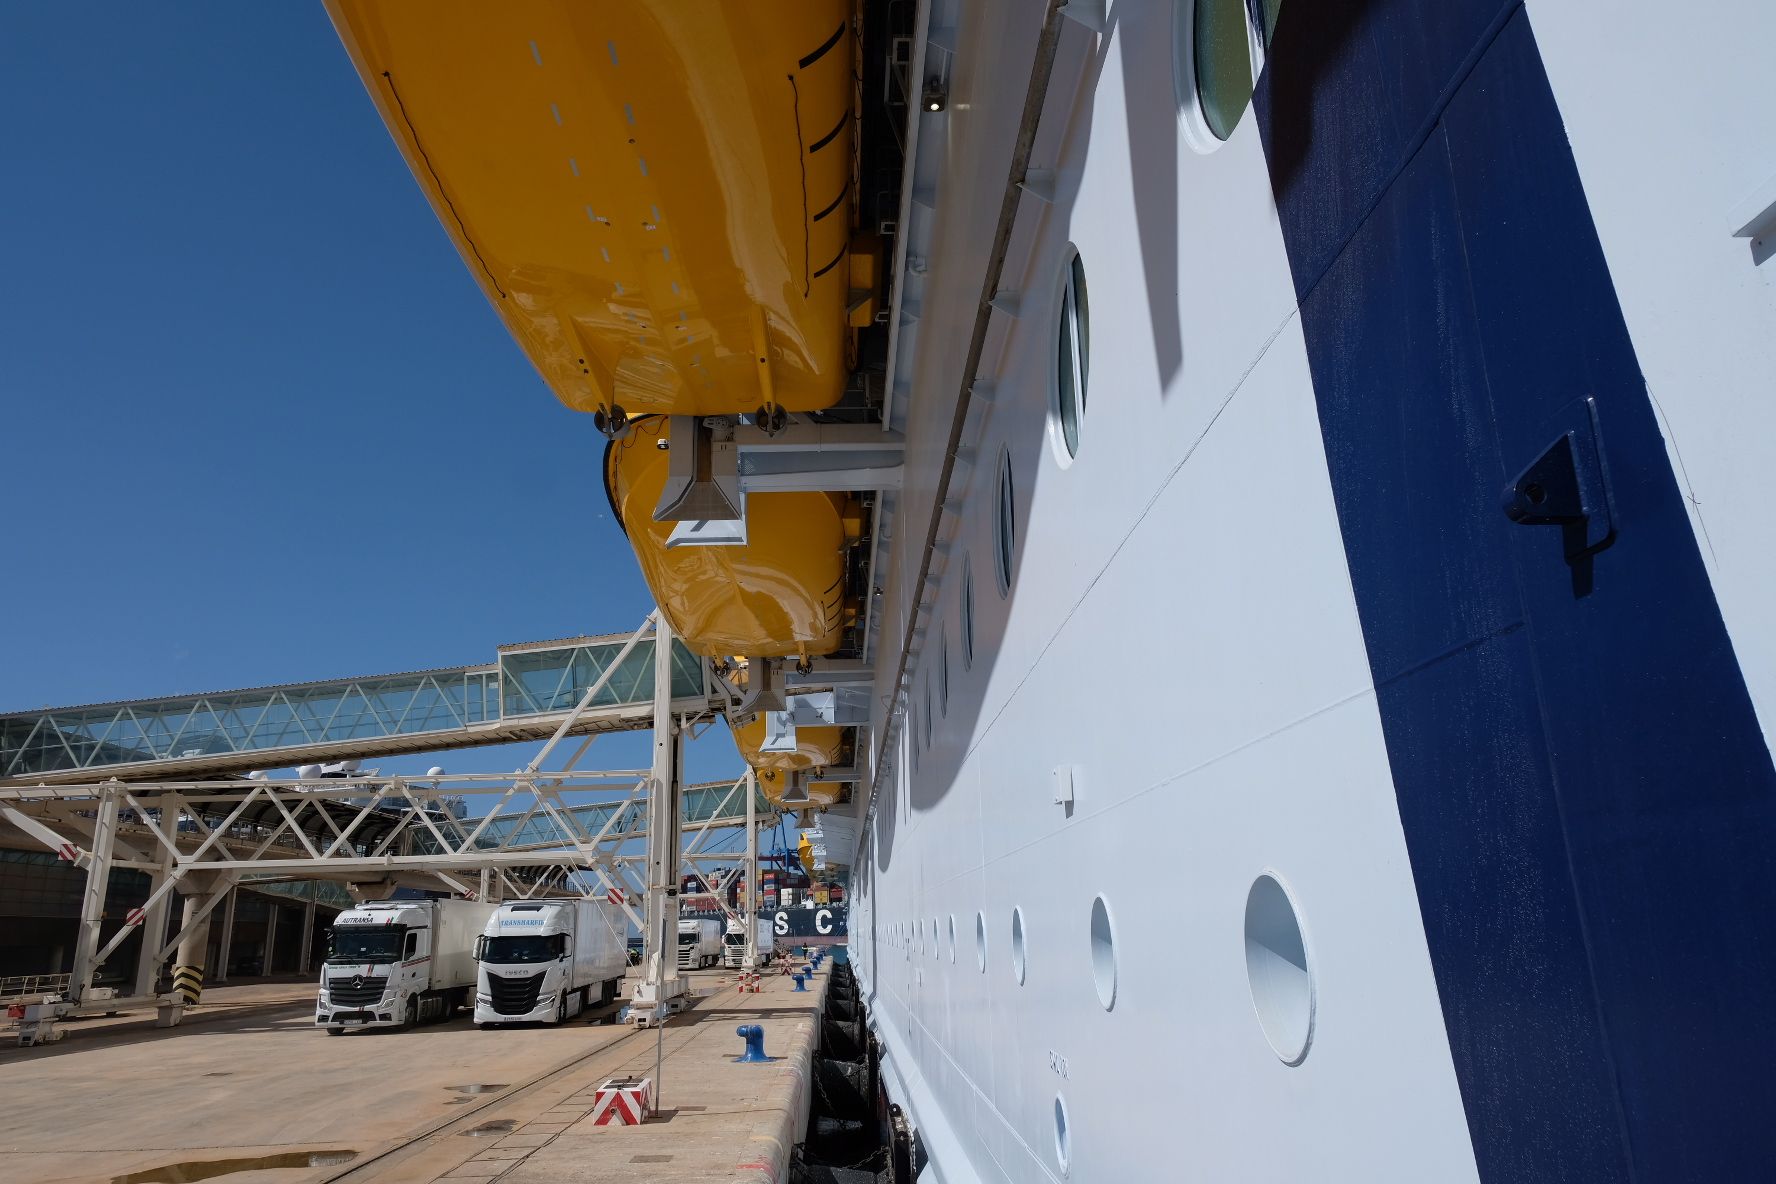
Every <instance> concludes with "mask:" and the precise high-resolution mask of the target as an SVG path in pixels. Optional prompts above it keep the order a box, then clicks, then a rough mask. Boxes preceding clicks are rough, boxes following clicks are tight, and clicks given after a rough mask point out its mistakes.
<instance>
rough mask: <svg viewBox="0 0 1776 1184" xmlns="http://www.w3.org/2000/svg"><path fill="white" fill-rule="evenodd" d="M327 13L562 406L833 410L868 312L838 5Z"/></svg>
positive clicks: (852, 82) (643, 0) (848, 26)
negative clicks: (855, 291)
mask: <svg viewBox="0 0 1776 1184" xmlns="http://www.w3.org/2000/svg"><path fill="white" fill-rule="evenodd" d="M327 9H328V12H329V14H330V15H331V16H332V18H333V24H334V27H335V28H336V29H337V31H338V33H339V38H340V40H341V41H342V42H343V43H344V44H345V48H346V51H347V52H348V53H349V54H350V56H351V59H352V63H353V64H354V65H355V66H356V67H357V70H358V73H359V75H360V76H361V77H362V79H363V81H364V84H365V86H366V87H367V88H368V89H369V91H370V95H371V98H372V99H373V100H374V101H375V103H376V106H377V109H378V111H379V112H380V113H381V115H382V118H383V121H384V122H385V123H386V124H387V125H388V127H389V130H390V132H391V133H392V134H393V136H394V138H395V141H396V143H397V144H399V146H400V148H401V151H402V153H403V154H404V155H405V156H406V158H407V163H408V166H409V167H410V168H411V169H412V170H413V175H414V177H415V178H416V179H417V180H418V182H419V185H420V188H421V189H423V190H424V191H425V194H426V197H427V198H428V199H429V200H430V201H431V203H432V208H433V210H434V211H435V212H436V214H437V215H438V219H439V221H440V222H442V223H443V225H444V229H445V231H446V232H447V233H448V234H449V235H450V236H451V238H452V240H453V241H454V242H455V244H456V248H457V250H458V251H459V252H460V253H461V254H462V257H463V260H464V262H465V263H466V264H467V265H468V268H469V271H470V273H471V274H473V275H474V277H475V279H476V281H477V282H478V283H480V285H481V286H482V288H483V290H484V291H485V292H486V293H487V296H488V299H489V300H491V301H492V302H493V305H494V307H495V308H496V309H498V310H499V313H500V316H501V317H502V318H503V319H504V320H505V322H506V326H507V328H508V329H510V330H511V332H512V335H513V336H514V337H515V338H517V340H518V343H519V345H520V346H521V347H522V348H523V349H524V352H525V353H526V354H527V355H528V356H529V358H530V360H531V362H532V363H533V364H535V366H536V368H537V370H538V371H539V372H540V373H541V374H542V376H543V379H544V381H546V382H547V383H548V385H549V387H550V389H551V390H552V391H553V392H554V393H555V395H556V397H557V398H559V399H560V400H561V401H562V402H563V403H565V404H566V405H567V406H569V407H572V408H574V409H576V410H580V411H587V412H604V413H605V414H606V415H607V417H609V418H607V419H606V421H605V422H606V423H607V424H610V423H613V422H615V421H618V420H620V419H622V418H634V417H637V416H639V415H642V414H650V413H659V414H675V415H717V414H739V413H751V412H753V411H755V410H757V409H759V408H760V407H761V406H774V407H777V408H781V409H782V410H785V411H792V412H794V411H815V410H820V409H823V408H826V407H830V406H832V405H833V404H834V403H836V402H837V401H838V400H839V398H840V397H841V395H842V394H843V391H844V384H845V378H846V373H847V370H848V366H849V363H850V362H851V355H853V354H854V353H855V333H854V329H853V326H854V325H856V324H860V323H862V324H867V323H868V321H869V318H870V317H871V316H873V311H874V310H873V308H864V309H861V310H851V309H849V307H848V306H849V304H851V303H853V301H852V300H851V298H850V290H851V288H852V287H853V286H854V285H855V283H856V282H864V283H865V284H866V285H867V284H869V281H870V279H871V277H873V276H874V274H875V273H874V270H872V269H873V268H876V267H879V263H878V262H877V261H875V260H873V259H871V258H869V257H867V255H868V253H867V251H862V250H861V247H860V254H859V255H858V256H857V259H858V260H860V262H858V263H856V264H851V265H848V264H847V257H848V255H850V253H851V241H852V220H853V208H854V206H855V198H856V163H855V153H854V152H853V138H854V135H855V125H856V117H857V110H856V87H857V82H856V74H855V70H856V56H857V52H858V51H857V41H856V36H855V31H854V29H853V27H852V4H851V0H795V2H794V3H774V4H733V3H724V2H721V0H621V2H620V3H603V4H586V3H572V2H569V0H555V2H551V3H535V4H492V3H486V2H485V0H449V2H446V0H423V2H422V0H409V2H398V0H327ZM862 241H867V240H862ZM858 267H860V268H861V271H860V272H859V273H858V274H857V275H853V274H852V273H853V271H854V270H855V269H856V268H858ZM617 409H620V410H621V412H622V413H623V414H622V415H621V416H618V415H613V414H612V413H613V412H614V411H615V410H617ZM650 509H651V507H650Z"/></svg>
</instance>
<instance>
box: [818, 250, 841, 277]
mask: <svg viewBox="0 0 1776 1184" xmlns="http://www.w3.org/2000/svg"><path fill="white" fill-rule="evenodd" d="M848 247H849V244H846V245H844V246H841V247H840V248H839V253H838V254H837V255H834V256H833V257H832V262H831V263H828V264H827V265H826V266H825V267H823V268H821V269H820V270H819V271H817V272H815V273H814V278H815V279H819V278H820V277H821V276H823V275H825V274H826V273H827V272H829V271H831V270H832V269H833V268H835V267H837V266H838V265H839V261H840V260H842V259H844V257H845V251H846V250H847V249H848Z"/></svg>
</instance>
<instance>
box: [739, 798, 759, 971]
mask: <svg viewBox="0 0 1776 1184" xmlns="http://www.w3.org/2000/svg"><path fill="white" fill-rule="evenodd" d="M745 792H746V887H745V889H744V895H743V896H742V897H741V899H740V916H741V918H742V919H743V920H744V922H745V924H746V963H745V965H746V969H747V970H755V969H757V967H758V906H757V905H756V904H754V903H753V902H754V901H756V900H757V899H758V874H759V836H758V820H757V819H756V818H754V817H753V811H754V806H753V799H754V798H756V797H758V780H757V774H755V773H754V772H753V771H752V768H751V766H748V767H747V770H746V790H745Z"/></svg>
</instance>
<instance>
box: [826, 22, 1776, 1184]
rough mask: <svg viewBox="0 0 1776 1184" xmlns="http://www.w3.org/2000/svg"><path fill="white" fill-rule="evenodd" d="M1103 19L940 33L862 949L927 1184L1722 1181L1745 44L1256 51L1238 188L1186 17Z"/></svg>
mask: <svg viewBox="0 0 1776 1184" xmlns="http://www.w3.org/2000/svg"><path fill="white" fill-rule="evenodd" d="M1083 7H1085V6H1083V5H1073V6H1068V11H1067V12H1056V11H1054V10H1052V9H1049V10H1046V11H1045V7H1044V6H1038V5H1033V4H1010V3H1007V4H971V5H947V4H942V3H933V4H930V5H928V6H925V7H924V8H923V9H922V12H921V22H922V24H921V41H920V45H921V52H922V53H923V55H924V57H923V59H922V60H923V61H924V62H925V67H926V70H925V72H926V74H927V76H931V77H938V78H940V79H941V80H942V82H943V83H944V85H945V86H946V87H947V111H946V112H943V113H936V114H928V115H926V116H924V117H922V122H921V123H920V126H919V128H918V136H917V140H918V144H917V147H916V148H915V159H914V160H913V161H911V162H909V169H908V172H909V177H910V180H909V194H910V200H909V204H908V206H907V207H906V209H907V211H908V214H909V224H908V226H907V227H903V229H906V230H907V231H908V234H907V238H908V240H909V244H908V245H907V247H906V250H907V252H908V254H909V256H910V257H912V258H913V259H914V262H915V263H917V264H918V265H919V266H918V268H916V269H913V268H909V271H908V272H907V273H906V274H905V275H903V277H902V280H903V282H902V285H901V287H900V289H899V290H898V291H897V294H896V307H897V310H901V311H904V306H905V305H906V304H907V303H908V302H914V303H916V306H917V316H916V318H908V317H905V316H904V315H902V316H901V319H900V321H898V322H897V332H898V333H899V335H900V339H899V341H898V343H897V344H898V351H897V352H896V353H895V355H894V363H893V365H894V367H895V369H896V371H898V374H897V376H896V377H894V379H893V381H894V383H895V390H896V391H899V390H901V389H903V388H904V389H905V390H906V391H907V392H909V398H908V401H907V402H906V403H903V404H900V405H899V406H898V407H897V409H896V411H895V413H894V414H895V422H894V424H893V426H895V427H897V428H899V427H904V430H905V432H906V434H907V440H908V458H907V471H906V478H905V483H904V488H903V490H902V492H901V494H900V496H899V498H898V501H897V503H896V504H895V507H894V514H895V516H896V517H895V528H894V531H893V541H892V544H891V545H890V546H888V547H887V548H886V549H885V551H884V554H883V555H882V556H881V557H880V560H879V563H880V567H879V570H880V571H881V572H882V576H881V578H880V580H879V583H880V586H881V589H882V601H881V603H880V604H879V605H878V606H877V608H876V613H877V620H878V622H879V627H880V630H881V633H880V636H879V638H878V639H876V647H877V648H876V652H875V656H874V661H875V669H876V672H877V683H876V687H875V692H876V702H877V703H878V704H885V705H886V706H884V707H881V708H879V710H878V715H877V718H876V720H875V721H873V727H872V732H871V735H872V739H871V745H872V755H873V757H874V759H875V762H876V763H875V766H874V781H873V786H872V787H871V790H872V792H871V797H870V799H869V802H868V806H867V822H866V825H865V827H864V829H863V832H862V833H863V838H862V841H861V846H860V849H859V851H858V853H857V858H856V868H855V872H854V885H853V888H854V896H853V901H852V913H851V927H850V934H851V936H850V941H851V959H852V961H853V963H854V965H856V967H857V971H858V975H859V978H860V981H861V982H862V983H863V985H864V988H865V997H866V1000H867V1002H868V1003H869V1006H870V1008H871V1015H872V1022H873V1024H874V1027H875V1031H876V1033H877V1036H878V1039H879V1040H880V1042H881V1045H882V1049H883V1063H884V1072H883V1079H884V1082H885V1083H886V1087H887V1091H888V1093H889V1096H890V1098H891V1099H893V1100H894V1101H895V1102H896V1103H897V1104H899V1105H901V1106H902V1107H903V1108H904V1109H905V1111H906V1114H907V1116H908V1120H909V1122H910V1124H911V1125H912V1126H913V1127H914V1128H915V1130H916V1131H917V1135H918V1140H919V1142H920V1144H921V1146H922V1149H923V1150H922V1154H923V1156H924V1157H925V1158H926V1160H927V1166H926V1168H925V1171H926V1173H927V1175H926V1176H924V1177H922V1178H933V1179H938V1180H944V1181H972V1180H995V1181H997V1180H1007V1181H1023V1180H1035V1179H1044V1178H1048V1179H1057V1180H1058V1179H1065V1178H1074V1179H1090V1180H1109V1179H1120V1180H1135V1179H1204V1180H1297V1179H1332V1180H1357V1179H1361V1180H1366V1181H1380V1180H1399V1181H1423V1180H1439V1181H1443V1180H1449V1181H1456V1180H1487V1181H1505V1180H1512V1181H1515V1180H1538V1181H1540V1180H1562V1181H1566V1180H1573V1181H1579V1180H1583V1181H1593V1180H1599V1181H1601V1180H1697V1181H1704V1180H1738V1179H1753V1178H1757V1177H1758V1176H1759V1175H1760V1174H1762V1173H1763V1172H1765V1171H1767V1170H1768V1165H1769V1164H1770V1163H1771V1162H1776V1134H1772V1130H1771V1127H1770V1125H1769V1123H1768V1121H1767V1115H1768V1114H1769V1113H1770V1112H1771V1109H1772V1105H1773V1104H1776V1088H1773V1087H1772V1085H1771V1081H1770V1077H1769V1073H1768V1071H1767V1061H1768V1059H1769V1056H1770V1054H1771V1053H1772V1052H1773V1051H1776V1011H1773V1009H1772V1008H1771V1007H1770V1006H1769V1003H1770V1000H1771V997H1772V994H1771V987H1770V983H1771V981H1772V971H1773V970H1776V942H1773V939H1772V938H1771V937H1770V928H1769V925H1768V920H1767V919H1768V917H1769V916H1770V915H1771V912H1772V908H1773V906H1776V889H1773V885H1772V880H1771V877H1770V874H1769V873H1770V865H1771V858H1770V855H1769V852H1770V851H1771V849H1772V846H1773V840H1776V774H1773V772H1772V765H1771V758H1770V749H1769V744H1768V740H1767V737H1766V733H1765V730H1764V728H1763V726H1762V724H1761V723H1760V712H1761V713H1762V715H1763V717H1765V718H1768V716H1769V713H1770V712H1771V710H1772V709H1773V703H1776V700H1773V696H1776V665H1773V664H1772V662H1771V654H1772V635H1771V629H1770V625H1769V621H1768V613H1767V608H1766V607H1765V606H1764V605H1763V604H1761V603H1759V600H1760V589H1761V590H1765V591H1766V593H1767V589H1768V587H1769V586H1770V582H1769V581H1770V577H1771V575H1772V573H1771V571H1770V567H1771V564H1772V560H1771V557H1770V556H1771V547H1770V543H1771V541H1772V540H1771V538H1770V535H1771V530H1770V526H1769V522H1768V518H1767V515H1766V514H1765V513H1764V512H1763V510H1762V507H1767V506H1769V505H1771V504H1772V501H1773V499H1772V496H1771V495H1772V492H1773V490H1772V488H1771V485H1772V481H1771V476H1770V469H1769V466H1768V464H1767V462H1766V460H1765V453H1766V452H1767V447H1768V446H1767V443H1766V442H1767V440H1768V438H1769V436H1768V429H1769V428H1770V426H1771V425H1770V420H1771V418H1772V414H1773V413H1772V411H1771V409H1770V401H1769V400H1768V398H1767V397H1760V396H1762V395H1767V392H1768V389H1769V375H1770V374H1771V373H1772V363H1776V345H1773V341H1776V337H1773V335H1772V334H1771V333H1770V332H1769V328H1768V327H1769V324H1770V323H1771V320H1770V314H1771V312H1772V311H1776V307H1773V305H1776V300H1773V298H1772V288H1771V284H1770V279H1769V271H1768V267H1769V266H1771V265H1769V264H1765V263H1764V262H1763V259H1762V258H1760V255H1762V254H1764V253H1765V252H1763V251H1761V250H1760V248H1759V246H1758V240H1757V239H1756V237H1755V236H1754V235H1741V236H1739V237H1735V232H1736V231H1737V230H1739V229H1740V228H1741V222H1739V221H1736V219H1737V218H1740V217H1749V218H1750V219H1751V220H1752V222H1753V223H1755V222H1756V220H1757V218H1759V217H1765V218H1768V217H1769V215H1770V211H1769V209H1767V208H1765V207H1763V206H1760V205H1759V199H1758V197H1757V195H1758V194H1759V193H1762V194H1763V195H1764V197H1763V200H1764V201H1766V202H1767V201H1769V200H1770V199H1772V198H1776V194H1772V193H1770V192H1768V189H1769V185H1768V182H1767V181H1766V178H1767V176H1768V172H1769V169H1771V168H1772V167H1776V166H1773V165H1772V163H1771V162H1772V161H1776V132H1772V129H1771V128H1770V127H1769V125H1768V121H1767V120H1760V119H1759V118H1758V117H1757V116H1756V115H1755V114H1754V112H1756V111H1757V110H1759V108H1760V105H1761V104H1762V100H1761V99H1760V98H1759V93H1760V88H1761V87H1762V86H1763V83H1762V81H1761V80H1762V79H1763V78H1764V77H1765V67H1764V64H1763V63H1762V62H1761V61H1760V60H1759V56H1758V51H1757V50H1756V49H1755V48H1753V47H1755V46H1757V45H1766V46H1767V45H1768V44H1770V43H1771V37H1772V35H1776V23H1773V20H1776V18H1773V17H1772V15H1771V14H1770V12H1768V11H1767V10H1765V9H1762V8H1759V7H1758V6H1754V5H1750V4H1735V5H1729V6H1728V8H1729V9H1731V12H1730V14H1727V15H1729V17H1730V19H1729V20H1728V21H1727V22H1725V23H1726V25H1727V26H1730V27H1731V28H1732V29H1733V34H1732V37H1731V41H1732V42H1733V43H1734V44H1730V45H1729V44H1723V42H1722V39H1721V36H1720V34H1721V29H1722V25H1721V23H1720V22H1719V21H1715V20H1711V21H1708V22H1702V21H1694V22H1692V23H1693V24H1694V27H1693V28H1690V27H1676V28H1674V27H1673V22H1672V20H1670V19H1669V14H1665V13H1663V11H1662V10H1657V9H1654V8H1653V7H1652V6H1650V5H1645V4H1630V5H1626V6H1623V5H1603V4H1596V3H1582V4H1562V5H1554V4H1550V3H1536V4H1529V5H1523V4H1506V3H1499V2H1497V0H1454V2H1450V3H1442V4H1434V5H1433V4H1421V3H1408V2H1406V0H1375V2H1368V3H1365V2H1358V0H1344V2H1339V3H1329V4H1311V5H1310V4H1305V3H1298V2H1297V3H1289V2H1285V3H1284V4H1283V5H1282V6H1281V10H1280V16H1279V17H1278V18H1277V19H1276V22H1275V28H1274V36H1273V37H1271V39H1270V40H1269V43H1268V44H1267V45H1265V44H1255V45H1254V51H1253V52H1254V59H1255V64H1257V65H1260V66H1261V71H1260V72H1259V73H1258V74H1257V81H1256V86H1255V90H1254V93H1253V95H1252V99H1251V105H1250V109H1249V110H1246V111H1245V112H1244V114H1243V116H1242V117H1240V118H1238V120H1237V122H1236V124H1235V126H1234V127H1233V128H1232V130H1231V134H1230V135H1228V136H1227V138H1226V139H1225V141H1224V142H1223V141H1222V140H1221V139H1220V138H1219V136H1218V135H1217V133H1216V130H1215V128H1214V126H1213V123H1214V120H1213V119H1212V118H1209V117H1207V116H1206V115H1205V112H1204V110H1203V107H1202V103H1201V101H1200V100H1199V98H1198V94H1199V93H1200V91H1199V83H1200V81H1201V80H1200V79H1198V78H1196V77H1195V76H1194V74H1193V67H1195V66H1198V65H1200V64H1201V63H1202V61H1203V59H1202V57H1201V56H1200V55H1198V54H1196V53H1195V52H1194V50H1195V48H1196V47H1194V46H1193V45H1192V44H1191V37H1192V35H1193V33H1194V32H1196V31H1197V29H1198V26H1197V25H1195V24H1194V23H1193V20H1192V18H1193V6H1192V4H1190V3H1189V2H1185V3H1180V4H1177V5H1171V4H1135V3H1132V2H1131V3H1118V4H1112V5H1110V6H1109V9H1108V11H1107V12H1104V13H1099V12H1098V11H1096V10H1093V11H1092V12H1089V13H1085V12H1079V11H1074V10H1075V9H1077V8H1083ZM1264 7H1265V8H1266V9H1271V10H1274V9H1275V7H1276V6H1274V5H1267V6H1264ZM1069 13H1070V14H1071V15H1069ZM1100 18H1101V19H1100ZM1678 24H1679V25H1680V26H1682V25H1684V22H1681V21H1680V22H1678ZM1025 80H1030V81H1029V83H1028V87H1027V89H1026V84H1025ZM1760 186H1762V188H1760ZM1748 199H1749V200H1750V202H1751V204H1750V205H1747V204H1746V202H1747V201H1748ZM927 210H929V211H930V212H929V213H927V212H926V211H927ZM1745 211H1748V212H1745ZM1075 257H1077V260H1078V261H1079V266H1078V267H1077V268H1075V267H1074V265H1073V262H1072V260H1073V259H1074V258H1075ZM1076 288H1077V289H1082V290H1088V291H1089V314H1088V317H1079V316H1077V314H1075V313H1074V312H1073V308H1074V305H1072V304H1069V301H1070V300H1072V299H1073V296H1072V295H1071V294H1072V293H1073V292H1074V289H1076ZM1078 303H1079V304H1084V303H1085V302H1084V301H1079V302H1078ZM897 315H899V314H898V313H897ZM1082 324H1083V325H1088V327H1089V385H1088V386H1087V385H1086V384H1085V383H1084V382H1081V383H1080V386H1081V388H1082V389H1080V390H1078V391H1077V392H1076V397H1077V400H1078V402H1079V403H1083V404H1084V411H1083V413H1082V414H1080V415H1078V416H1077V419H1076V422H1075V423H1072V424H1069V423H1068V422H1067V419H1068V417H1067V415H1066V414H1065V405H1064V396H1063V394H1062V393H1061V392H1062V391H1063V390H1064V389H1065V388H1066V384H1067V383H1068V382H1069V381H1071V380H1074V379H1082V378H1083V376H1084V374H1085V368H1084V366H1083V364H1082V363H1081V362H1080V360H1079V356H1078V355H1079V353H1080V352H1081V350H1080V347H1079V345H1078V341H1079V340H1080V339H1081V338H1083V337H1084V334H1083V333H1082V332H1080V331H1079V326H1080V325H1082ZM1063 325H1066V326H1070V327H1071V328H1072V332H1071V334H1070V336H1069V335H1063V334H1062V333H1061V328H1062V327H1063ZM971 328H972V329H976V330H979V331H978V332H976V333H975V335H974V336H972V337H971V336H970V330H971ZM1070 368H1071V369H1070Z"/></svg>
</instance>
